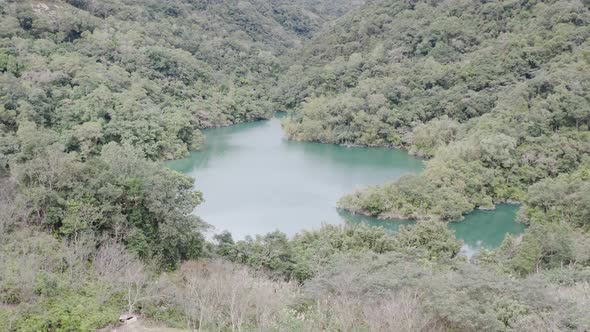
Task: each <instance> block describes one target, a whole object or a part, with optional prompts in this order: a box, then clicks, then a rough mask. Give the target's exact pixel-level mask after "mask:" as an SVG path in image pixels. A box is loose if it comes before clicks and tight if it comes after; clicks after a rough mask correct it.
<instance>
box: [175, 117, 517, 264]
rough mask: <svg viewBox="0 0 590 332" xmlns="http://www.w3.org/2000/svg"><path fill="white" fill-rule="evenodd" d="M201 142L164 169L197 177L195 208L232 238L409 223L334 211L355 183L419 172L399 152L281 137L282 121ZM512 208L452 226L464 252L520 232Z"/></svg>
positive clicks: (218, 132)
mask: <svg viewBox="0 0 590 332" xmlns="http://www.w3.org/2000/svg"><path fill="white" fill-rule="evenodd" d="M204 134H205V136H206V144H205V147H204V148H203V149H202V150H201V151H196V152H192V153H191V154H190V155H189V156H188V157H187V158H185V159H181V160H175V161H171V162H169V163H167V166H168V167H170V168H172V169H174V170H176V171H179V172H182V173H184V174H187V175H189V176H190V177H192V178H194V179H195V180H196V181H195V188H196V189H197V190H200V191H202V192H203V194H204V198H205V202H204V203H202V204H201V205H200V206H199V207H197V208H196V210H195V213H196V214H197V215H199V216H200V217H201V218H203V220H204V221H205V222H207V223H209V224H211V225H213V226H214V227H215V230H214V232H220V231H223V230H228V231H230V232H231V233H232V234H233V236H234V238H235V239H243V238H244V237H245V236H246V235H256V234H265V233H268V232H271V231H274V230H277V229H278V230H280V231H282V232H285V233H287V234H288V235H293V234H295V233H297V232H299V231H301V230H303V229H308V230H309V229H317V228H319V227H320V226H321V225H322V224H324V223H326V224H338V223H366V224H370V225H376V226H383V227H386V228H388V229H392V230H395V229H397V227H399V225H401V224H408V223H411V222H410V221H384V220H378V219H374V218H368V217H365V216H358V215H352V214H350V213H347V212H345V211H340V210H338V209H337V208H336V202H337V200H338V199H339V198H340V197H342V196H343V195H344V194H346V193H349V192H351V191H352V190H354V189H355V188H361V187H363V186H366V185H376V184H383V183H385V182H388V181H392V180H395V179H397V178H399V177H400V176H402V175H404V174H411V173H419V172H421V171H422V170H423V168H424V164H423V162H422V160H421V159H419V158H416V157H413V156H411V155H409V154H408V153H407V152H405V151H403V150H396V149H387V148H349V147H343V146H338V145H332V144H319V143H310V142H293V141H288V140H286V139H284V138H283V132H282V129H281V124H280V119H278V118H273V119H271V120H268V121H259V122H251V123H244V124H239V125H234V126H230V127H224V128H216V129H208V130H205V131H204ZM517 210H518V207H517V206H514V205H500V206H498V207H497V209H496V210H494V211H476V212H474V213H472V214H469V215H467V216H466V218H465V220H464V221H462V222H458V223H450V224H449V227H451V228H453V229H454V230H455V232H456V234H457V237H459V238H461V239H463V241H464V242H465V246H464V251H465V252H466V253H467V254H469V253H472V252H474V251H476V250H479V249H480V248H482V247H487V248H494V247H497V246H498V245H499V244H500V243H501V242H502V239H503V238H504V236H505V234H506V233H510V234H520V233H521V232H522V231H523V230H524V228H525V226H524V225H523V224H521V223H518V222H517V221H516V220H515V216H516V211H517Z"/></svg>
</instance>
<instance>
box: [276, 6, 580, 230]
mask: <svg viewBox="0 0 590 332" xmlns="http://www.w3.org/2000/svg"><path fill="white" fill-rule="evenodd" d="M338 23H339V24H337V25H335V26H334V27H332V28H331V30H330V31H328V32H327V33H326V34H322V35H320V36H317V37H316V38H314V39H313V40H312V41H311V42H310V43H309V44H308V45H307V46H306V47H305V48H304V50H303V51H302V52H301V55H300V57H299V61H298V62H297V63H294V64H293V66H292V67H291V69H290V73H289V74H288V75H286V77H285V79H284V80H283V81H282V82H283V84H282V85H281V87H280V88H279V89H278V90H279V91H280V92H279V94H278V95H280V96H286V97H285V98H284V102H283V105H284V107H285V108H290V109H292V110H293V111H292V117H291V119H290V120H289V121H287V122H286V124H285V130H286V133H287V136H288V137H290V138H291V139H295V140H313V141H320V142H325V143H337V144H347V145H370V146H372V145H385V146H402V147H406V148H408V149H410V151H412V152H414V153H416V154H419V155H423V156H427V157H432V156H435V158H434V159H433V160H431V161H429V162H428V163H427V169H426V171H425V172H424V173H423V174H422V175H420V176H417V177H413V176H412V177H407V178H403V179H401V180H400V181H398V182H396V183H393V184H390V185H387V186H383V187H377V188H370V189H367V190H363V191H360V192H358V193H355V194H353V195H349V196H347V197H345V198H344V199H343V200H341V202H340V204H341V206H342V207H344V208H347V209H350V210H352V211H355V212H360V213H365V214H369V215H374V216H379V217H403V218H427V217H432V216H436V217H441V218H443V219H447V220H456V219H460V218H461V216H462V214H464V213H466V212H468V211H471V210H472V209H474V208H476V207H484V208H490V207H492V206H493V203H497V202H502V201H513V200H518V201H521V200H524V199H526V198H527V189H528V187H529V186H530V185H532V184H534V183H536V182H538V181H540V180H542V179H545V178H548V177H556V176H557V175H559V174H562V173H569V172H572V171H574V170H576V169H577V168H578V166H579V165H580V163H581V162H582V161H583V160H584V158H585V157H586V156H587V155H588V153H589V151H590V138H589V133H588V127H589V125H590V100H589V98H588V95H589V92H590V76H588V69H589V68H588V65H589V60H590V58H589V56H588V54H589V53H588V51H589V45H590V44H589V42H588V36H589V35H590V28H589V23H590V12H589V10H588V5H587V4H584V3H582V2H580V1H576V0H574V1H565V0H562V1H549V2H529V1H510V2H505V1H492V2H485V3H482V2H477V1H444V2H438V1H435V2H431V1H391V0H390V1H384V2H382V3H376V4H368V5H367V6H365V7H363V8H362V9H360V10H358V11H355V12H352V13H350V14H349V15H347V16H345V17H343V18H341V19H340V20H339V21H338Z"/></svg>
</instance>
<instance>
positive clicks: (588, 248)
mask: <svg viewBox="0 0 590 332" xmlns="http://www.w3.org/2000/svg"><path fill="white" fill-rule="evenodd" d="M589 23H590V3H589V2H588V1H579V0H551V1H535V0H509V1H500V0H498V1H478V0H447V1H426V0H425V1H422V0H373V1H362V0H341V1H336V0H293V1H287V0H270V1H264V0H251V1H240V0H235V1H234V0H229V1H223V0H203V1H201V0H139V1H138V0H135V1H131V0H105V1H99V0H0V331H95V330H97V329H100V328H105V329H107V330H109V329H110V328H112V327H115V326H116V324H117V321H118V318H119V315H120V314H121V313H129V314H138V315H141V317H142V320H145V321H148V322H151V323H152V324H155V326H159V327H161V328H164V327H170V328H178V329H188V330H199V331H253V330H259V331H562V330H570V331H586V330H590V315H588V312H587V310H588V305H590V302H589V301H590V300H589V299H590V235H589V234H588V232H589V231H590V93H589V92H590V44H589V41H588V37H589V35H590V24H589ZM275 111H288V113H289V115H288V117H287V119H286V120H285V122H284V123H283V127H284V131H285V134H286V136H287V137H288V138H290V139H293V140H309V141H318V142H322V143H334V144H342V145H354V146H356V145H360V146H386V147H397V148H404V149H408V150H409V151H410V152H412V153H414V154H416V155H419V156H422V157H424V158H425V159H427V160H426V168H425V171H424V172H423V173H421V174H419V175H410V176H405V177H402V178H400V179H399V180H397V181H395V182H393V183H389V184H383V185H380V186H376V187H370V188H365V189H362V190H359V191H358V192H354V193H351V194H349V195H347V196H345V197H343V198H342V199H341V200H340V202H339V205H340V206H341V207H343V208H345V209H347V210H350V211H352V212H355V213H362V214H367V215H371V216H377V217H381V218H412V219H419V220H420V221H419V222H418V223H417V224H415V225H412V226H403V227H401V229H400V230H399V231H398V232H396V233H395V234H393V233H390V232H388V231H386V230H384V229H381V228H377V227H369V226H351V225H343V226H333V225H326V226H324V227H322V228H321V229H317V230H303V231H301V232H300V233H298V234H297V235H295V236H294V237H292V238H289V237H287V236H286V235H285V234H283V233H281V232H278V231H277V232H273V233H269V234H266V235H253V236H252V237H247V238H246V239H244V240H240V241H236V240H234V239H233V238H232V235H231V234H230V233H227V232H223V233H219V234H215V235H212V237H210V238H209V237H207V236H206V234H207V232H208V230H209V229H210V226H209V225H208V224H207V223H206V220H205V221H203V220H202V219H200V218H199V217H198V216H195V215H193V213H192V212H193V210H194V208H195V207H196V206H198V205H199V204H200V203H201V202H202V200H203V196H204V195H205V196H206V195H207V193H201V192H199V191H195V190H194V180H193V179H191V178H189V177H187V176H185V175H183V174H180V173H177V172H174V171H172V170H170V169H169V168H166V167H165V166H163V164H162V161H164V160H168V159H175V158H179V157H182V156H184V155H186V154H187V153H188V151H189V150H195V149H199V148H200V147H201V146H202V143H203V136H202V134H201V132H200V129H203V128H210V127H218V126H226V125H231V124H236V123H239V122H246V121H256V120H260V119H267V118H270V117H271V116H272V115H273V113H274V112H275ZM197 188H198V183H197ZM500 202H520V203H521V204H522V207H521V210H520V218H521V219H522V221H523V222H525V223H527V225H529V227H528V229H527V231H526V232H525V234H524V235H522V236H519V237H511V236H507V237H506V239H505V241H504V243H503V244H502V246H501V247H499V248H498V249H496V250H482V251H481V252H479V253H478V254H476V255H475V256H474V257H472V258H467V257H465V256H462V255H460V254H459V251H460V248H461V241H460V240H457V239H456V237H455V235H454V234H453V233H452V232H451V231H450V230H449V229H448V228H447V227H446V224H445V223H444V222H441V221H454V220H460V219H461V218H462V217H463V215H464V214H466V213H468V212H470V211H472V210H474V209H476V208H480V209H491V208H493V207H494V205H495V204H497V203H500ZM229 208H231V206H229V207H228V209H229Z"/></svg>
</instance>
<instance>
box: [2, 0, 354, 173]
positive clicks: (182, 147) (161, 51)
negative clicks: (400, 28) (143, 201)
mask: <svg viewBox="0 0 590 332" xmlns="http://www.w3.org/2000/svg"><path fill="white" fill-rule="evenodd" d="M354 2H355V1H350V6H352V5H353V4H354ZM345 3H347V2H345ZM314 4H315V3H314V2H313V1H308V2H306V3H305V5H295V4H293V3H292V2H287V1H271V2H267V1H253V2H244V1H235V2H231V1H230V2H228V1H211V2H201V1H181V0H170V1H156V0H153V1H141V2H134V1H115V0H113V1H92V0H70V1H2V2H0V15H1V16H0V22H1V29H0V37H1V38H2V41H1V44H0V72H2V76H1V79H2V84H1V85H0V89H1V90H0V98H2V100H3V103H2V104H3V105H2V106H3V109H2V112H1V114H2V119H1V121H2V124H3V128H2V130H3V131H4V132H8V133H10V132H12V131H14V130H15V128H16V127H18V123H22V122H25V121H28V122H31V123H34V124H36V125H39V126H43V127H47V128H51V129H52V130H54V131H56V132H58V133H59V134H60V136H61V137H62V141H63V143H64V144H66V149H67V150H68V151H80V152H81V153H83V154H85V155H92V154H96V153H97V152H98V151H99V150H100V146H101V145H104V144H107V143H109V142H118V143H129V144H131V145H133V146H135V147H138V148H140V149H141V150H142V151H143V152H144V153H145V154H146V156H148V157H149V158H150V159H160V158H178V157H180V156H182V155H183V154H184V153H186V152H187V150H189V149H196V148H198V147H199V146H200V140H201V137H200V134H199V132H198V130H197V129H198V128H205V127H211V126H221V125H228V124H232V123H237V122H243V121H252V120H258V119H264V118H268V117H269V116H270V115H271V114H272V111H273V107H272V105H271V102H270V100H269V97H268V96H269V89H270V87H272V86H273V85H274V84H275V82H276V76H277V74H278V73H279V70H280V64H279V60H278V58H277V56H278V55H280V54H283V53H285V52H286V51H287V50H288V49H292V48H294V47H296V46H297V45H298V44H300V43H301V40H302V39H305V38H307V37H309V36H310V35H311V34H313V33H314V32H315V31H317V30H318V29H320V27H321V26H322V24H323V23H324V22H325V21H326V20H327V19H328V18H330V17H333V16H335V15H339V14H340V10H338V11H335V10H330V9H328V8H326V6H323V7H319V8H315V7H314ZM343 8H344V9H346V8H348V7H347V6H343ZM4 145H6V144H4ZM3 149H10V147H4V148H3ZM9 152H11V151H6V152H5V153H9ZM4 163H5V162H4Z"/></svg>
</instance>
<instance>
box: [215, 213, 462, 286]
mask: <svg viewBox="0 0 590 332" xmlns="http://www.w3.org/2000/svg"><path fill="white" fill-rule="evenodd" d="M215 239H216V241H217V246H216V248H217V250H216V252H217V254H218V255H220V256H222V257H224V258H227V259H229V260H231V261H233V262H238V263H242V264H246V265H249V266H251V267H254V268H256V269H258V270H262V271H267V272H271V273H274V274H278V275H279V276H283V277H286V278H293V279H296V280H298V281H305V280H308V279H309V278H311V277H313V276H314V275H315V273H316V272H317V271H318V270H319V269H321V268H322V267H323V266H325V265H326V264H328V263H329V262H330V261H332V260H333V259H334V257H335V256H336V255H347V254H350V255H352V254H355V253H361V252H367V251H368V252H373V253H377V254H383V253H388V252H394V251H395V252H403V253H407V254H412V255H416V256H420V257H423V258H425V259H426V260H430V261H433V262H436V261H438V260H441V259H450V258H453V257H455V256H456V255H457V253H458V252H459V249H460V248H461V242H460V241H458V240H456V238H455V235H454V234H453V233H452V232H451V231H450V230H448V228H447V227H446V225H445V224H444V223H441V222H422V223H418V224H417V225H412V226H406V227H402V228H401V229H400V231H399V232H398V233H397V234H396V235H395V236H394V235H393V234H391V233H389V232H388V231H386V230H384V229H382V228H377V227H371V226H364V225H354V226H351V225H348V226H335V225H324V226H322V228H321V229H319V230H317V231H303V232H301V233H299V234H297V235H296V236H295V237H294V238H293V239H292V240H290V241H289V240H288V239H287V237H286V236H285V234H283V233H280V232H273V233H269V234H267V235H265V236H256V238H255V239H252V238H250V237H248V238H247V239H246V240H244V241H238V242H236V243H233V240H232V241H230V238H228V234H220V235H218V236H216V237H215Z"/></svg>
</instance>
